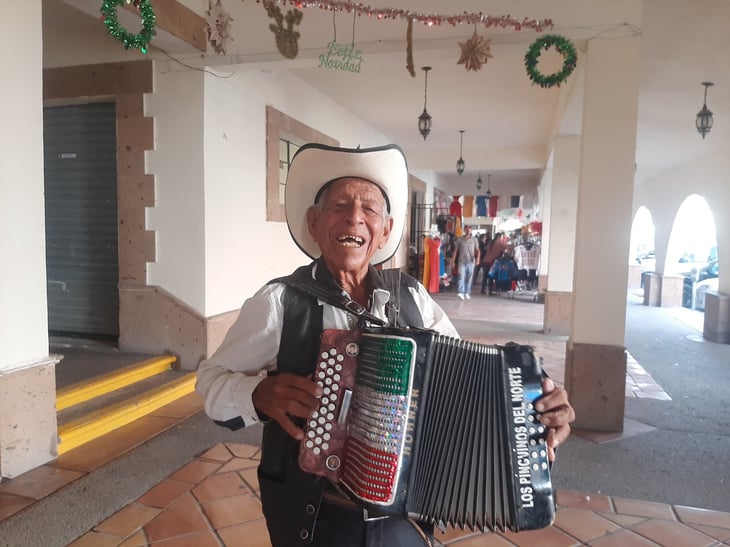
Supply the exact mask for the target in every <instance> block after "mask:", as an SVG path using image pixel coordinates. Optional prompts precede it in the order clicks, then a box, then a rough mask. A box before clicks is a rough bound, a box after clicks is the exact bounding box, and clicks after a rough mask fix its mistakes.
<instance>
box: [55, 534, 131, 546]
mask: <svg viewBox="0 0 730 547" xmlns="http://www.w3.org/2000/svg"><path fill="white" fill-rule="evenodd" d="M121 540H122V538H120V537H118V536H112V535H109V534H100V533H98V532H89V533H88V534H84V535H83V536H81V537H80V538H79V539H77V540H76V541H74V542H72V543H69V544H68V546H67V547H117V545H119V542H120V541H121Z"/></svg>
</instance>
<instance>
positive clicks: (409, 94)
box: [43, 0, 730, 195]
mask: <svg viewBox="0 0 730 547" xmlns="http://www.w3.org/2000/svg"><path fill="white" fill-rule="evenodd" d="M65 1H66V2H68V3H76V4H78V3H79V2H84V1H86V0H65ZM181 3H184V4H186V5H188V6H189V7H191V8H193V9H195V11H198V12H199V13H200V12H202V9H203V8H201V5H202V6H204V7H205V8H207V0H184V1H182V2H181ZM222 3H223V7H224V8H225V9H226V11H228V12H229V13H230V14H231V16H232V17H233V21H232V27H233V30H232V32H233V36H234V40H233V42H231V44H230V45H229V47H228V50H227V52H226V54H225V55H215V54H214V53H209V54H208V56H204V57H203V58H201V55H200V54H195V53H193V52H191V50H190V48H189V47H186V46H184V45H182V44H180V45H179V46H178V47H177V48H176V46H175V45H174V44H169V43H165V45H164V46H163V45H160V44H158V43H156V42H155V41H153V45H157V46H158V47H160V48H163V49H165V51H166V53H167V54H171V55H174V56H175V57H176V58H178V59H181V60H183V61H184V62H188V63H196V64H197V65H198V66H209V67H211V66H212V67H214V68H215V70H217V71H220V72H232V71H237V70H263V71H267V72H272V71H274V72H275V71H283V70H290V71H292V72H293V73H295V74H296V75H297V76H299V77H300V78H302V79H303V80H304V81H305V82H306V83H307V84H308V85H310V86H312V87H314V88H317V89H319V90H321V91H322V92H323V93H325V94H326V95H328V96H329V97H331V99H332V100H333V101H334V102H336V103H338V104H340V105H341V106H343V107H344V108H345V109H347V110H348V111H351V112H352V113H354V114H355V115H356V116H358V117H359V118H360V119H362V120H363V121H364V122H366V123H367V124H369V125H370V126H372V127H373V128H375V129H376V130H378V131H379V132H381V133H383V134H384V135H385V136H386V137H387V138H388V139H389V140H390V141H392V142H395V143H398V144H400V145H401V146H402V147H403V148H404V150H405V151H406V154H407V157H408V161H409V167H410V169H411V171H413V172H415V173H418V172H419V171H421V172H425V171H433V172H435V173H436V175H437V181H438V186H439V187H440V188H441V189H442V190H444V191H446V192H449V193H452V194H469V193H471V194H474V193H476V187H475V181H476V179H477V177H478V176H479V175H480V174H481V177H482V179H483V181H484V187H483V190H482V191H485V190H486V183H487V175H489V179H490V189H491V191H492V192H493V193H496V194H513V195H514V194H519V193H525V192H529V191H530V189H534V188H535V187H536V185H537V183H538V181H539V178H540V175H541V173H542V169H543V168H544V166H545V164H546V161H547V154H548V153H549V150H550V143H551V140H552V138H553V137H554V136H555V135H556V134H558V135H575V134H579V133H580V126H581V124H580V112H581V105H582V85H581V79H580V73H581V71H582V62H583V59H582V58H579V63H578V69H577V70H576V71H575V72H574V74H573V75H572V76H571V77H570V78H569V80H568V81H567V82H566V84H565V85H563V86H561V87H559V88H558V87H555V88H550V89H543V88H540V87H539V86H537V85H534V84H533V83H532V82H531V81H530V80H529V78H528V77H527V75H526V72H525V68H524V60H523V59H524V55H525V52H526V50H527V47H528V46H529V45H530V44H531V43H532V42H533V41H534V40H535V39H536V38H537V36H539V34H538V33H536V32H535V31H534V30H531V29H524V30H521V31H516V30H515V29H514V28H512V27H507V28H494V27H489V28H485V27H484V26H478V27H477V28H475V27H474V26H473V25H469V24H460V25H454V26H452V25H450V24H446V23H445V24H442V25H436V26H427V25H424V24H420V23H417V22H416V23H414V26H413V60H414V67H415V73H416V74H415V77H413V76H411V74H409V72H408V70H407V69H406V44H407V43H406V28H407V23H406V21H405V19H402V18H394V19H385V20H378V19H377V18H371V17H368V16H367V15H361V16H357V17H355V16H354V14H352V13H349V14H348V13H346V12H343V11H340V12H337V13H334V12H332V11H329V10H325V9H321V8H318V7H311V8H304V9H302V12H303V14H304V16H303V20H302V22H301V24H300V25H299V26H298V27H297V30H298V31H299V33H300V35H301V36H300V38H299V41H298V48H299V50H298V55H297V57H296V58H295V59H293V60H288V59H285V58H284V57H283V56H282V55H281V54H280V53H279V52H278V51H277V48H276V46H275V40H274V35H273V34H272V32H271V31H270V30H269V23H271V22H272V20H271V19H269V18H268V16H267V14H266V11H265V10H264V9H263V7H262V5H261V4H260V3H259V2H255V1H254V0H245V1H244V0H222ZM334 3H335V2H328V3H327V4H328V5H332V4H334ZM282 4H283V3H282ZM336 4H337V5H344V4H345V2H344V1H339V2H337V3H336ZM368 5H370V6H372V7H373V8H398V9H404V10H405V9H410V10H411V11H413V12H417V13H419V14H436V15H442V16H448V15H458V14H462V13H479V12H483V13H484V14H488V15H493V16H501V15H507V14H511V15H512V16H514V17H516V18H517V19H520V20H522V19H530V20H537V21H541V20H544V19H550V20H552V24H553V26H552V28H549V29H548V30H546V31H545V33H554V34H560V35H562V36H564V37H566V38H569V39H571V40H572V41H573V42H574V44H575V46H576V49H577V50H578V52H579V55H581V54H582V53H584V52H585V49H586V44H587V41H589V40H611V39H616V38H620V37H627V36H640V37H641V82H640V91H639V120H638V127H637V151H636V163H637V171H636V183H637V184H641V182H642V181H643V180H646V179H648V178H652V177H655V176H657V175H658V174H660V173H662V172H664V171H667V170H669V169H671V168H672V166H673V165H677V164H681V163H685V162H687V161H690V160H691V159H692V158H695V157H698V156H702V155H705V154H710V153H713V152H715V151H717V150H718V149H719V148H722V147H725V148H726V147H727V146H728V144H730V124H729V123H727V120H728V116H726V115H725V113H726V112H727V111H728V108H727V107H728V106H730V71H729V70H728V69H729V68H730V47H729V46H730V31H728V24H729V23H730V2H728V1H727V0H695V1H694V2H687V1H686V0H643V2H642V1H641V0H612V1H611V2H606V1H605V0H551V1H550V2H546V1H545V0H452V1H451V2H448V3H447V2H442V1H440V0H372V1H371V2H369V3H368ZM96 6H98V2H96V3H95V6H94V7H95V9H96V10H97V13H98V7H96ZM291 8H292V6H291V5H290V4H289V3H286V5H282V6H281V9H282V11H286V10H289V9H291ZM43 9H44V26H43V32H44V64H45V65H46V66H49V65H53V64H54V58H55V57H56V56H57V50H58V48H59V47H66V48H69V47H84V46H80V45H79V44H78V41H76V42H77V43H75V44H72V43H70V42H69V41H68V40H67V39H64V38H65V37H67V36H68V30H69V29H73V31H74V35H76V36H89V37H91V36H94V37H95V38H96V39H99V38H102V39H107V42H109V40H108V36H105V35H104V33H105V30H104V28H103V25H100V24H99V21H98V17H90V16H89V15H87V14H86V13H84V12H82V11H79V10H77V9H75V8H73V7H71V6H69V5H68V4H67V3H64V2H62V0H44V1H43ZM100 27H101V28H100ZM475 31H476V32H477V34H479V35H480V36H482V37H485V38H490V39H491V44H490V45H491V54H492V55H493V57H492V58H491V59H489V60H488V61H487V63H486V64H484V65H483V66H482V68H481V70H478V71H466V70H465V68H464V65H463V64H457V61H458V59H459V57H460V53H461V50H460V47H459V43H460V42H465V41H466V40H467V39H468V38H470V37H471V36H472V34H473V33H474V32H475ZM335 38H336V40H337V42H338V43H340V44H343V45H349V44H352V42H353V41H354V44H355V45H354V47H355V48H356V49H358V50H360V51H361V52H362V58H363V63H362V65H361V70H360V72H359V73H351V72H344V71H340V70H333V69H325V68H321V67H319V66H318V64H319V56H320V55H321V54H323V53H324V52H325V50H326V46H327V43H328V42H330V41H332V40H333V39H335ZM116 45H118V44H116ZM86 47H87V48H88V46H86ZM117 49H121V48H118V47H117ZM86 53H87V56H88V49H87V50H86ZM125 54H129V52H125ZM100 55H101V53H100ZM149 55H150V56H152V57H155V56H160V57H164V55H163V54H162V52H160V51H159V50H156V49H155V48H151V49H150V53H149ZM135 58H138V54H137V56H136V57H135ZM107 60H109V59H107ZM114 60H118V59H114ZM95 62H96V61H95ZM561 62H562V59H561V58H560V57H559V55H558V54H557V53H555V52H554V51H553V50H550V51H546V52H545V53H544V54H543V55H542V56H541V59H540V65H539V67H540V69H541V71H542V72H543V73H550V72H554V71H555V70H557V69H558V68H559V67H560V63H561ZM617 62H621V60H620V59H617ZM423 66H431V67H432V70H431V71H430V72H429V74H428V101H427V108H428V112H429V113H430V114H431V116H432V117H433V129H432V132H431V134H430V135H429V136H428V138H427V139H426V140H424V139H423V138H422V137H421V135H420V134H419V133H418V129H417V122H418V116H419V115H420V114H421V112H422V110H423V107H424V87H425V86H424V83H425V82H424V75H425V74H424V72H423V71H422V70H420V68H421V67H423ZM705 80H709V81H713V82H714V83H715V85H714V86H713V87H711V88H710V89H709V92H708V99H707V103H708V107H709V108H710V110H712V111H713V112H714V113H715V126H714V127H713V129H712V131H711V133H710V134H709V135H708V136H707V138H706V139H704V140H703V139H702V138H701V137H700V135H699V134H698V133H697V131H696V129H695V128H694V119H695V116H696V114H697V112H698V111H699V110H700V108H701V107H702V99H703V93H704V87H703V86H702V85H701V82H703V81H705ZM620 84H621V83H620V82H617V83H616V85H620ZM461 129H463V130H464V131H465V132H464V134H463V153H462V157H463V159H464V161H465V163H466V169H465V171H464V173H463V175H461V176H459V175H458V174H457V173H456V167H455V166H456V161H457V159H459V148H460V142H459V138H460V137H459V135H460V134H459V130H461ZM343 144H345V145H351V146H355V145H357V144H358V143H343Z"/></svg>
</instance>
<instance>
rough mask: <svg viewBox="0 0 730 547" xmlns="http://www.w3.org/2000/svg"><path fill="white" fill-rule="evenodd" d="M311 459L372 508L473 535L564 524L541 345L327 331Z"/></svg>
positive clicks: (314, 467) (307, 465)
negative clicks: (558, 515)
mask: <svg viewBox="0 0 730 547" xmlns="http://www.w3.org/2000/svg"><path fill="white" fill-rule="evenodd" d="M314 375H315V381H317V382H318V383H319V384H320V385H321V386H322V387H323V389H324V392H325V393H324V396H323V397H322V399H321V406H320V408H319V409H317V410H316V411H315V412H314V413H313V415H312V416H311V417H310V418H309V419H308V421H307V425H306V428H305V430H306V438H305V440H304V441H302V444H301V449H300V454H299V464H300V467H301V468H302V469H303V470H304V471H307V472H310V473H314V474H317V475H322V476H324V477H326V478H328V479H329V480H331V481H332V482H333V483H335V484H339V485H340V486H342V487H344V489H346V490H347V492H348V494H349V496H350V497H351V498H352V499H353V500H355V501H357V502H358V503H359V504H360V505H362V506H363V508H365V509H368V510H369V511H371V512H373V513H376V514H381V515H402V516H410V517H413V518H416V519H418V520H422V521H426V522H432V523H434V524H436V525H439V526H445V525H450V526H453V527H460V528H470V529H472V530H475V529H479V530H483V531H484V530H496V529H500V530H505V529H509V530H512V531H515V532H516V531H520V530H531V529H537V528H543V527H545V526H549V525H550V524H551V523H552V522H553V520H554V517H555V503H554V499H553V493H552V485H551V479H550V469H549V463H548V458H547V447H546V445H545V439H546V436H547V432H546V430H545V427H544V426H543V425H542V424H540V422H539V419H538V415H537V413H536V411H535V410H534V408H533V403H534V401H535V400H536V399H537V398H538V397H540V396H541V395H542V388H541V382H542V371H541V368H540V364H539V362H538V361H537V360H536V359H535V356H534V353H533V351H532V348H531V347H529V346H520V345H517V344H508V345H505V346H497V345H484V344H477V343H473V342H467V341H464V340H458V339H454V338H450V337H446V336H441V335H438V334H436V333H433V332H431V331H424V330H419V329H413V330H410V329H409V330H402V329H395V328H377V329H366V330H362V331H341V330H325V331H324V333H323V335H322V344H321V351H320V359H319V361H318V363H317V364H316V367H315V373H314Z"/></svg>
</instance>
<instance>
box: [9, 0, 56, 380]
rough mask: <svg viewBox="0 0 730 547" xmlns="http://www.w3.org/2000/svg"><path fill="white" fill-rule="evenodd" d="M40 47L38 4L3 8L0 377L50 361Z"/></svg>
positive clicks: (20, 1) (16, 0) (34, 0)
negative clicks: (2, 374)
mask: <svg viewBox="0 0 730 547" xmlns="http://www.w3.org/2000/svg"><path fill="white" fill-rule="evenodd" d="M42 43H43V39H42V36H41V1H40V0H11V1H10V2H3V3H2V4H0V66H2V67H3V75H2V81H3V83H4V85H2V88H0V121H1V123H2V128H3V130H2V131H0V234H2V236H1V237H0V257H1V258H0V260H2V262H0V265H2V267H0V373H1V372H7V371H10V370H14V369H17V368H21V367H23V366H25V365H29V364H33V363H38V362H39V361H41V360H43V359H45V358H46V357H48V318H47V311H46V306H47V303H46V256H45V250H46V248H45V210H44V202H43V193H44V187H43V100H42V95H41V92H42V89H43V83H42V75H43V72H42V70H43V59H42ZM21 45H22V56H21V55H19V47H20V46H21Z"/></svg>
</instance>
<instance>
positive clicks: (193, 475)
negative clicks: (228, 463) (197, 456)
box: [170, 460, 221, 484]
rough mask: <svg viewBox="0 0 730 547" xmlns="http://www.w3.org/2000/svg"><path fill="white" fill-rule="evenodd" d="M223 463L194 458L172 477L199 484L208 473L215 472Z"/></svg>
mask: <svg viewBox="0 0 730 547" xmlns="http://www.w3.org/2000/svg"><path fill="white" fill-rule="evenodd" d="M220 466H221V464H220V463H217V462H204V461H200V460H193V461H191V462H190V463H189V464H187V465H186V466H185V467H183V468H181V469H180V470H179V471H176V472H175V473H173V474H172V475H171V476H170V478H171V479H175V480H178V481H184V482H190V483H193V484H198V483H199V482H201V481H202V480H203V479H205V477H207V476H208V475H212V474H213V473H215V472H216V471H217V470H218V468H220Z"/></svg>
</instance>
